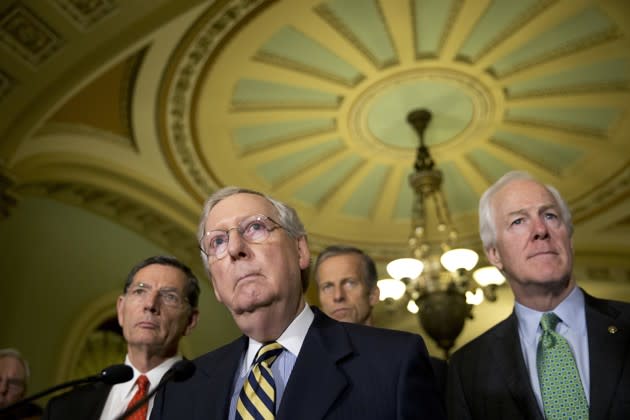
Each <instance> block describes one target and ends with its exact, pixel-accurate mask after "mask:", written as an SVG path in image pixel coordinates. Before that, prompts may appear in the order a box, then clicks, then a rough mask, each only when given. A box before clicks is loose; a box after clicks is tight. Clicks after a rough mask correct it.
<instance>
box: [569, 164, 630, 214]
mask: <svg viewBox="0 0 630 420" xmlns="http://www.w3.org/2000/svg"><path fill="white" fill-rule="evenodd" d="M628 195H630V166H626V167H625V168H624V169H622V170H621V171H620V172H619V173H617V174H616V175H615V176H613V177H611V178H610V179H608V180H606V181H605V182H603V183H601V185H598V186H596V188H594V189H593V190H592V191H590V192H588V193H586V194H584V195H583V196H582V197H580V198H578V199H576V200H575V201H573V202H572V203H571V211H572V213H573V223H574V224H577V223H579V222H581V221H583V220H586V219H588V218H591V217H593V216H594V215H596V214H598V213H600V212H602V211H605V210H606V209H608V208H609V206H610V205H611V203H614V202H616V201H618V200H623V199H624V198H625V197H627V196H628Z"/></svg>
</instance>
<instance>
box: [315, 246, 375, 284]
mask: <svg viewBox="0 0 630 420" xmlns="http://www.w3.org/2000/svg"><path fill="white" fill-rule="evenodd" d="M349 254H355V255H358V256H359V257H360V258H361V269H362V270H363V278H364V280H365V284H366V286H367V287H368V290H372V289H373V288H375V287H376V279H377V274H376V264H374V260H373V259H372V258H371V257H370V256H369V255H368V254H366V253H365V252H363V251H362V250H360V249H359V248H355V247H353V246H346V245H331V246H328V247H326V248H324V250H323V251H322V252H320V253H319V255H318V256H317V261H315V267H314V268H313V272H314V274H315V281H317V269H318V268H319V265H320V264H321V263H323V262H324V261H326V260H327V259H328V258H330V257H336V256H337V255H349Z"/></svg>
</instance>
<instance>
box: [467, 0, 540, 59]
mask: <svg viewBox="0 0 630 420" xmlns="http://www.w3.org/2000/svg"><path fill="white" fill-rule="evenodd" d="M537 3H540V0H519V1H505V0H494V1H492V2H491V3H490V5H489V6H488V8H487V9H486V11H485V12H484V14H483V15H482V16H481V18H480V19H479V20H478V21H477V23H476V25H475V27H474V28H473V30H472V31H471V32H470V35H469V36H468V38H467V39H466V42H465V43H464V45H463V46H462V48H461V49H460V50H459V55H460V56H463V57H466V58H467V59H468V60H470V61H475V59H476V58H477V57H478V56H479V55H480V54H482V53H483V52H484V51H485V50H486V49H488V48H490V47H491V46H492V44H493V43H495V42H500V41H502V40H503V38H499V37H500V35H503V34H505V33H506V32H507V31H508V30H509V29H510V28H511V27H513V26H514V25H515V22H518V21H519V20H520V19H522V17H523V16H524V15H526V14H527V12H528V11H529V9H531V8H532V7H533V6H535V5H536V4H537Z"/></svg>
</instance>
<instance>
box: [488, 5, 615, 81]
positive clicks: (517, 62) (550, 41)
mask: <svg viewBox="0 0 630 420" xmlns="http://www.w3.org/2000/svg"><path fill="white" fill-rule="evenodd" d="M614 27H615V26H614V23H613V22H611V21H610V19H609V18H608V17H607V16H606V15H604V14H603V13H602V12H601V11H600V10H599V9H597V8H589V9H586V10H584V11H582V12H581V13H578V14H577V15H574V16H572V17H570V18H569V19H567V20H565V21H564V22H561V23H560V24H558V25H557V26H555V27H553V28H551V29H550V30H548V31H546V32H543V33H542V34H540V35H539V36H537V37H535V38H532V39H531V40H530V41H529V42H527V43H526V44H525V45H523V46H522V47H521V48H519V49H517V50H516V51H514V52H512V53H511V54H508V55H507V56H505V57H503V58H501V59H500V60H498V61H497V62H496V63H494V65H493V66H492V68H493V70H494V72H495V73H496V74H498V75H503V74H505V73H508V72H509V71H510V70H512V69H513V68H517V67H520V66H523V65H525V64H526V63H528V62H531V61H537V60H541V59H543V58H544V57H547V56H555V55H558V54H560V53H562V52H566V51H567V50H571V49H577V48H580V47H584V46H585V45H588V43H589V42H593V41H592V40H593V39H597V38H598V36H601V35H602V34H604V33H606V32H608V31H610V30H612V29H613V28H614ZM584 44H585V45H584Z"/></svg>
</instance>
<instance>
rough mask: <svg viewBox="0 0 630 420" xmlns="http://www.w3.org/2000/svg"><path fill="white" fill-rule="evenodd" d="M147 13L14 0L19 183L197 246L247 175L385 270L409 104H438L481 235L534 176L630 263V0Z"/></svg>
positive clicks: (232, 7) (590, 245)
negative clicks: (494, 207)
mask: <svg viewBox="0 0 630 420" xmlns="http://www.w3.org/2000/svg"><path fill="white" fill-rule="evenodd" d="M141 3H142V2H124V3H118V2H114V1H104V2H95V3H85V2H81V1H78V0H51V1H48V2H27V1H16V2H12V3H11V4H9V5H8V6H5V7H4V8H3V10H2V14H1V21H0V22H1V30H2V32H1V35H2V36H1V37H0V46H2V50H0V54H1V56H2V67H0V76H1V77H0V78H1V81H2V82H1V83H0V87H1V88H0V108H1V110H2V115H3V119H2V124H1V126H0V129H1V130H2V132H3V133H4V135H3V139H4V140H3V142H2V145H1V148H0V151H1V152H2V153H1V155H0V156H1V157H2V166H3V168H4V169H3V172H4V173H5V179H6V183H7V184H14V185H12V186H11V188H10V189H8V190H7V191H17V192H18V193H20V194H43V195H47V196H51V197H54V198H58V199H61V200H65V201H70V202H71V203H73V204H76V205H80V206H82V207H85V208H88V209H91V210H94V211H97V212H99V213H100V214H104V215H106V216H108V217H111V218H113V219H115V220H117V221H118V222H121V223H123V224H127V225H129V226H131V227H132V228H134V229H135V230H137V231H140V232H142V233H143V234H145V235H147V236H148V237H150V238H152V239H153V240H156V241H157V242H158V243H161V244H165V245H168V247H170V248H173V249H179V250H180V252H184V253H186V254H191V255H193V254H195V252H196V251H195V246H196V245H195V244H194V242H193V241H191V239H190V236H189V235H190V233H191V232H194V230H195V229H194V225H195V223H196V219H197V216H198V214H197V213H198V209H199V207H200V205H201V203H202V202H203V200H204V198H205V197H206V196H207V195H208V194H209V193H211V192H212V191H214V190H215V189H216V188H217V187H221V186H225V185H242V186H246V187H250V188H254V189H260V190H263V191H265V192H268V193H271V194H272V195H274V196H277V197H278V198H280V199H283V200H285V201H288V202H289V203H291V204H292V205H294V206H295V207H296V208H297V209H298V210H299V212H300V213H301V214H302V216H303V218H304V220H305V222H306V225H307V226H308V228H309V231H310V236H311V240H312V243H313V247H314V249H315V250H317V249H318V248H320V247H322V246H324V245H326V244H329V243H331V242H346V243H348V242H349V243H353V244H356V245H358V246H361V247H363V248H365V249H367V250H368V251H369V252H370V253H372V254H373V255H374V256H375V257H377V258H378V259H380V260H383V261H384V260H386V259H388V258H390V257H392V256H398V255H400V254H404V253H405V252H406V248H405V246H406V245H405V239H404V238H406V236H407V234H408V230H409V214H410V208H411V201H412V199H413V194H412V191H411V188H410V187H409V185H408V181H407V177H408V175H409V173H410V172H411V170H412V166H413V161H414V157H415V149H416V147H417V146H418V138H417V135H416V133H415V132H414V131H413V129H412V128H411V126H409V124H408V123H407V122H406V116H407V114H408V113H409V112H410V111H411V110H413V109H418V108H426V109H428V110H430V111H431V113H432V115H433V119H432V121H431V124H430V125H429V128H428V131H427V133H426V140H427V144H428V146H429V147H430V150H431V153H432V155H433V157H434V159H435V161H436V162H437V166H438V167H439V168H440V169H441V170H442V171H443V173H444V178H445V180H444V190H445V193H446V197H447V200H448V203H449V206H450V209H451V211H452V213H453V216H454V221H455V224H456V225H457V227H458V228H459V230H460V232H461V240H462V242H463V243H464V244H466V245H469V246H474V245H475V244H476V243H477V232H476V230H477V228H476V226H477V222H476V207H477V202H478V199H479V196H480V194H481V193H482V192H483V191H484V190H485V189H486V188H487V186H488V185H489V184H491V183H492V182H493V181H494V180H496V179H497V178H498V177H500V176H501V175H502V174H503V173H505V172H506V171H508V170H510V169H524V170H527V171H530V172H532V173H533V174H534V175H535V176H537V177H539V178H540V179H542V180H543V181H546V182H549V183H552V184H554V185H556V186H557V187H558V188H559V189H560V190H561V191H562V192H563V193H564V195H565V196H566V197H567V199H568V201H569V202H570V204H571V206H572V207H573V210H574V213H575V220H576V222H577V223H578V224H581V225H580V226H579V229H578V232H579V234H581V235H582V236H580V235H578V237H577V243H578V246H577V249H578V252H583V253H588V252H591V251H594V250H596V251H597V252H599V253H601V252H613V253H614V254H615V255H617V256H618V255H620V253H621V254H623V255H626V254H627V253H628V251H627V248H628V243H629V240H628V239H625V238H626V237H627V235H626V236H625V237H624V238H621V236H622V235H619V234H618V233H619V229H624V230H625V231H626V232H627V231H628V223H629V222H628V204H627V197H628V182H629V171H628V161H629V160H628V152H627V150H628V143H629V139H628V134H627V133H628V132H629V131H630V118H629V117H628V107H629V104H630V100H629V99H630V95H629V90H628V87H629V79H630V72H629V68H630V66H629V63H630V42H629V40H628V28H630V6H628V4H627V3H626V2H622V1H606V2H595V1H587V0H582V1H577V2H576V1H552V0H524V1H520V2H516V3H515V2H509V1H499V0H496V1H482V0H479V1H468V2H460V1H455V0H452V1H442V2H435V1H429V0H411V1H408V0H396V1H394V0H392V1H377V0H329V1H314V0H300V1H297V0H291V1H289V0H285V1H280V0H279V1H255V0H248V1H245V0H241V1H216V2H202V1H181V2H170V1H158V2H154V5H155V6H154V8H153V9H151V8H148V9H147V8H146V7H144V6H143V5H142V4H141ZM5 189H6V188H5ZM5 195H6V196H7V197H9V196H10V193H9V192H7V193H5ZM7 201H10V200H7ZM148 221H151V222H154V223H149V222H148ZM155 226H157V227H155ZM582 237H584V238H587V239H588V240H581V238H582ZM620 246H621V248H622V250H621V251H620ZM191 258H192V257H191Z"/></svg>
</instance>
